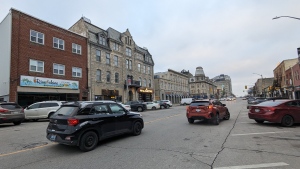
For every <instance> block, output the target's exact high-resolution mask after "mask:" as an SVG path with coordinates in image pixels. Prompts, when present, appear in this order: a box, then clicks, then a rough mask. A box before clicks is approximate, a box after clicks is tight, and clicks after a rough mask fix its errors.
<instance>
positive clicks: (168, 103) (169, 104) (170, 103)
mask: <svg viewBox="0 0 300 169" xmlns="http://www.w3.org/2000/svg"><path fill="white" fill-rule="evenodd" d="M160 101H162V102H165V103H166V104H167V105H168V106H169V107H172V106H173V104H172V102H171V101H170V100H160Z"/></svg>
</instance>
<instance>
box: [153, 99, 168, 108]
mask: <svg viewBox="0 0 300 169" xmlns="http://www.w3.org/2000/svg"><path fill="white" fill-rule="evenodd" d="M153 102H154V103H158V104H159V108H160V109H168V108H169V107H170V106H169V105H168V104H167V103H166V102H163V101H161V100H158V101H153Z"/></svg>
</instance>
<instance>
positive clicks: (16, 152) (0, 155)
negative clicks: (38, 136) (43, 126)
mask: <svg viewBox="0 0 300 169" xmlns="http://www.w3.org/2000/svg"><path fill="white" fill-rule="evenodd" d="M53 144H54V143H49V144H46V145H42V146H38V147H34V148H29V149H25V150H20V151H15V152H11V153H6V154H0V157H4V156H8V155H13V154H18V153H22V152H26V151H30V150H34V149H39V148H43V147H47V146H50V145H53Z"/></svg>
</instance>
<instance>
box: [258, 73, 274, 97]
mask: <svg viewBox="0 0 300 169" xmlns="http://www.w3.org/2000/svg"><path fill="white" fill-rule="evenodd" d="M273 82H274V78H273V77H270V78H262V79H261V78H260V79H257V81H256V82H255V85H254V87H253V90H254V93H253V94H254V95H255V96H257V97H272V93H271V92H270V91H271V90H270V86H273Z"/></svg>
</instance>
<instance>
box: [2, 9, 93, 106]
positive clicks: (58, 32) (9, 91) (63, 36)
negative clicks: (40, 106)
mask: <svg viewBox="0 0 300 169" xmlns="http://www.w3.org/2000/svg"><path fill="white" fill-rule="evenodd" d="M0 37H1V39H0V51H1V54H0V59H1V67H0V72H1V74H0V84H1V85H0V99H1V100H4V101H13V102H18V103H19V104H20V105H21V106H27V105H29V104H31V103H33V102H37V101H44V100H66V101H71V100H86V99H87V95H88V90H87V39H86V38H85V37H84V36H81V35H78V34H76V33H73V32H71V31H69V30H66V29H63V28H60V27H58V26H55V25H53V24H51V23H47V22H45V21H42V20H40V19H38V18H35V17H33V16H30V15H28V14H25V13H23V12H21V11H18V10H15V9H11V10H10V12H9V13H8V15H7V16H6V17H5V18H4V20H3V21H2V22H1V23H0Z"/></svg>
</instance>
